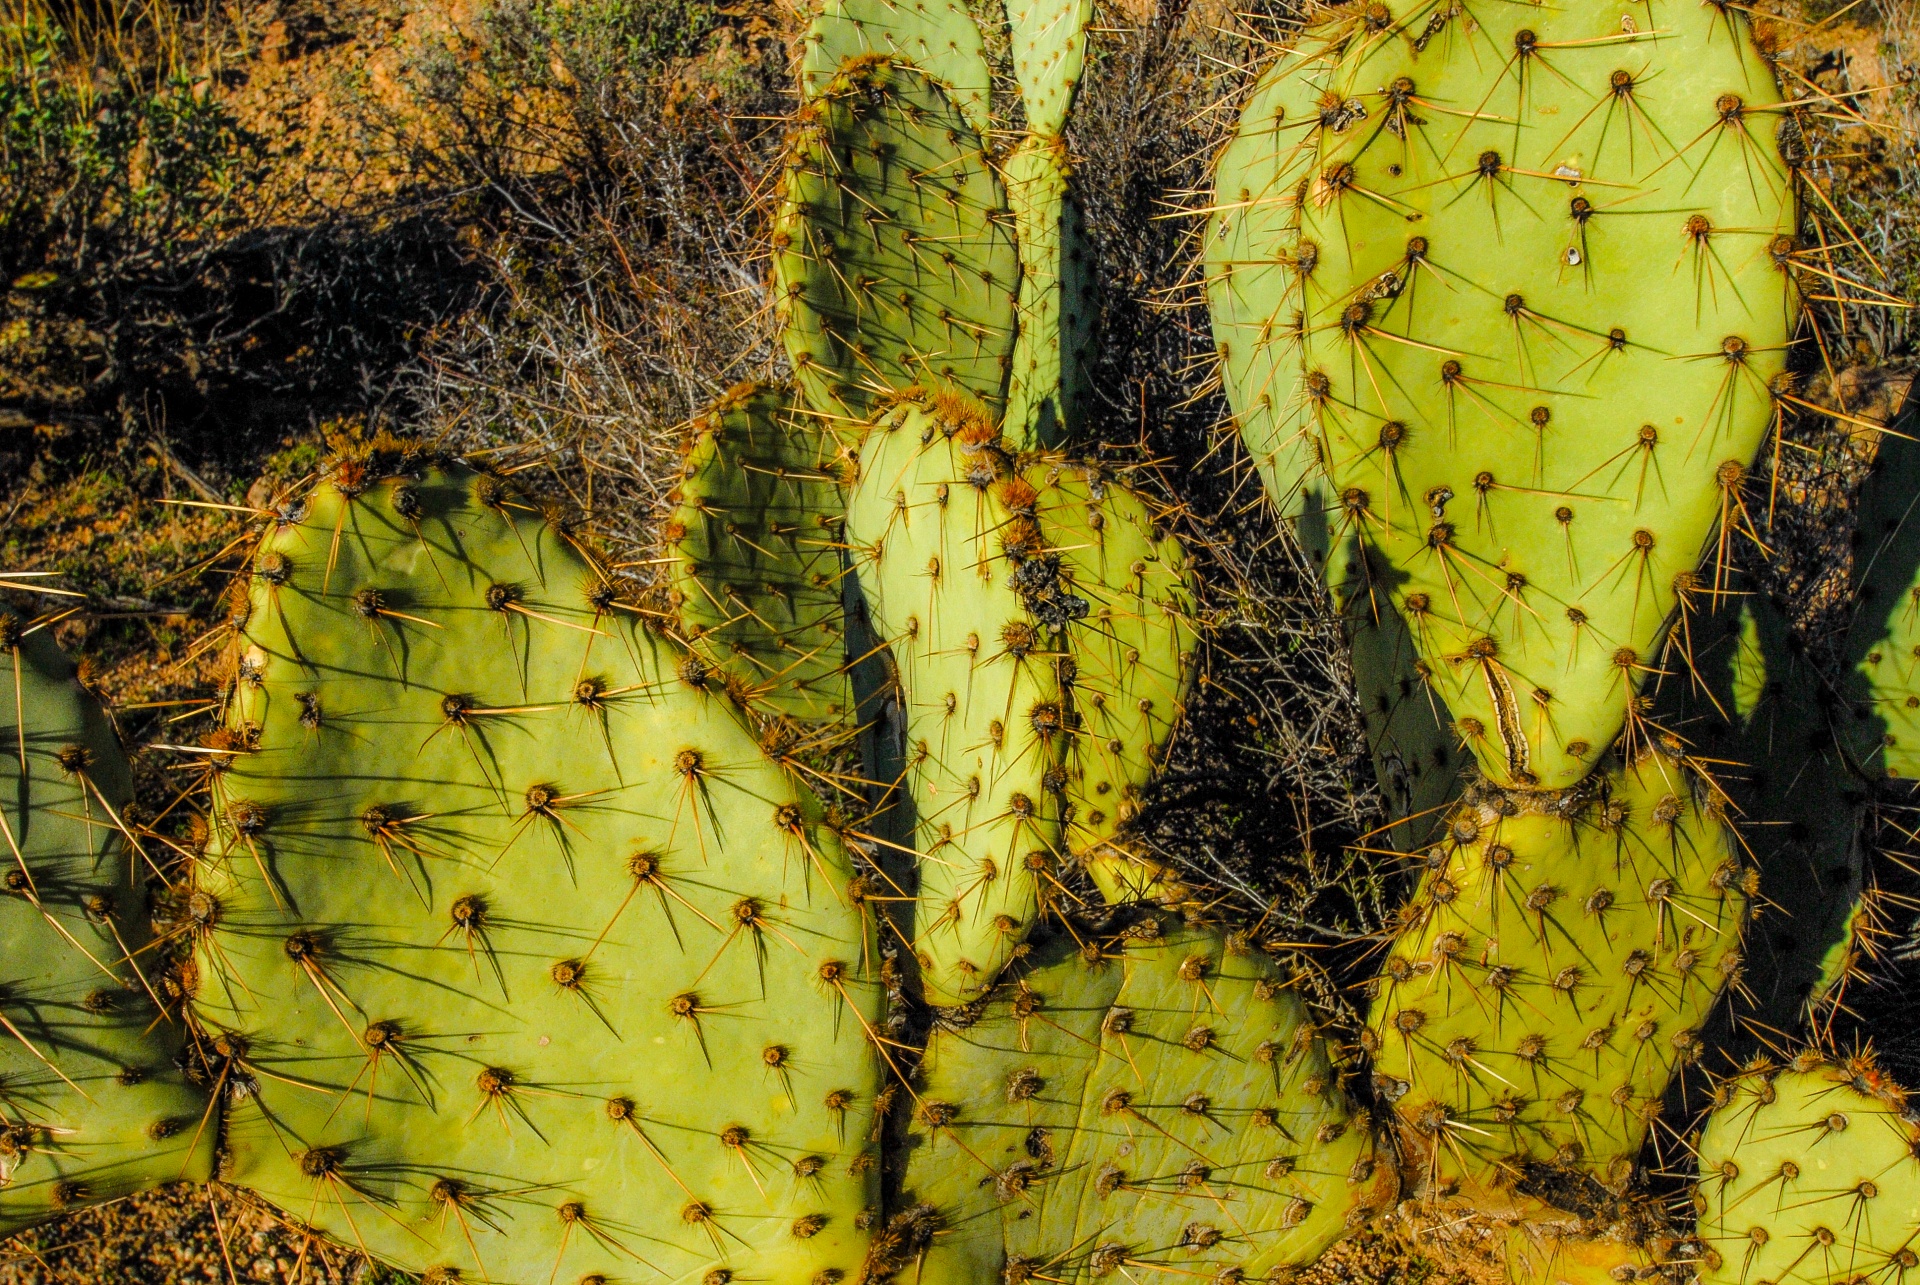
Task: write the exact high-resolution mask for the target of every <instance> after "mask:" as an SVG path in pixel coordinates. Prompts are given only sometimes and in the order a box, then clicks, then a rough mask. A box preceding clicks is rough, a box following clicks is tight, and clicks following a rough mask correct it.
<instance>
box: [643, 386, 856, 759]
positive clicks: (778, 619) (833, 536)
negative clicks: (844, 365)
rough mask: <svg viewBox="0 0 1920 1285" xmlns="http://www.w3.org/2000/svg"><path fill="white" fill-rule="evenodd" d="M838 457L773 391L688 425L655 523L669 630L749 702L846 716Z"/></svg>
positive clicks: (737, 394) (821, 716)
mask: <svg viewBox="0 0 1920 1285" xmlns="http://www.w3.org/2000/svg"><path fill="white" fill-rule="evenodd" d="M848 454H849V452H848V450H847V448H845V447H843V446H842V445H841V440H840V438H839V437H838V436H837V435H835V434H833V433H830V432H826V431H823V430H822V429H821V428H820V427H819V426H818V424H817V422H815V421H813V420H812V419H811V418H810V417H808V416H805V415H803V414H800V413H797V411H796V409H795V408H794V407H793V405H792V403H791V401H790V399H789V398H788V396H787V395H786V392H785V390H783V389H779V388H773V387H760V386H756V385H751V384H744V385H741V386H740V387H738V388H735V389H733V390H732V391H731V392H729V393H728V394H727V396H726V398H725V399H723V400H722V401H721V402H720V403H719V404H717V405H716V406H714V407H713V408H712V409H711V410H709V411H708V412H707V413H706V415H704V416H703V417H702V418H701V420H700V422H699V423H698V424H697V425H696V436H695V439H694V444H693V449H692V451H691V452H690V453H689V454H688V456H687V462H686V465H685V467H684V469H683V471H682V474H681V481H680V487H679V494H680V508H679V510H678V511H677V512H676V513H675V514H674V515H673V517H672V518H671V519H669V521H668V523H667V528H666V536H667V541H668V544H669V545H670V547H671V551H672V553H673V554H674V555H675V556H676V559H677V560H676V561H675V563H674V565H673V572H674V590H675V593H676V601H677V603H678V608H679V615H680V623H681V627H682V629H683V631H684V632H685V634H686V635H687V637H688V638H689V639H690V640H691V641H692V645H693V646H694V648H695V650H697V651H698V652H699V653H700V654H701V655H703V656H705V657H708V658H710V659H712V660H714V661H715V662H716V663H717V664H719V665H721V666H723V667H725V669H726V670H727V672H728V673H729V674H731V675H732V676H733V677H734V678H735V679H736V680H737V682H738V684H739V685H740V687H741V689H742V691H743V692H744V693H745V694H746V695H748V696H749V697H750V698H751V699H752V700H753V701H754V702H755V703H758V704H764V705H766V706H768V707H770V708H772V709H775V710H778V711H779V712H781V713H784V714H788V715H790V716H792V717H795V718H800V719H806V720H828V721H831V720H837V719H840V718H844V717H845V716H846V715H847V714H848V712H849V711H850V710H851V708H852V702H853V697H852V690H851V688H850V686H849V683H848V678H847V659H848V657H847V654H846V652H847V642H846V630H845V627H844V624H843V621H844V615H845V613H844V604H843V602H842V600H841V579H842V577H841V551H842V548H843V546H844V541H843V539H842V537H841V532H840V525H841V523H842V521H843V520H844V518H845V504H846V502H845V499H844V497H843V494H842V483H843V482H845V481H846V480H848V479H849V478H850V476H851V465H850V461H849V459H848Z"/></svg>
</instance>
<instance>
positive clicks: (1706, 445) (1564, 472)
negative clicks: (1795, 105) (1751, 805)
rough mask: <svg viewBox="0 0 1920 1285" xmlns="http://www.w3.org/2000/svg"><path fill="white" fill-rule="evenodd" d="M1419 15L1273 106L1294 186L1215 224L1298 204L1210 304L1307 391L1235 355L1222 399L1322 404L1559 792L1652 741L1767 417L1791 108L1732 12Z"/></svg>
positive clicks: (1275, 370) (1527, 778)
mask: <svg viewBox="0 0 1920 1285" xmlns="http://www.w3.org/2000/svg"><path fill="white" fill-rule="evenodd" d="M1406 21H1407V22H1408V24H1410V25H1409V26H1407V27H1406V28H1405V29H1402V28H1401V27H1400V26H1399V25H1398V24H1397V23H1396V22H1395V21H1394V19H1393V18H1392V16H1391V15H1390V14H1388V13H1387V11H1386V10H1385V9H1382V8H1379V7H1377V6H1376V7H1373V8H1369V9H1368V10H1367V11H1366V12H1365V13H1360V12H1351V13H1350V12H1347V11H1345V10H1338V11H1334V12H1333V16H1332V17H1330V18H1329V19H1328V20H1327V21H1326V22H1324V23H1322V24H1320V25H1318V26H1316V27H1314V28H1313V29H1311V30H1310V31H1309V32H1308V34H1307V37H1306V40H1307V41H1308V47H1309V48H1310V49H1313V50H1315V51H1317V52H1315V53H1313V54H1310V55H1309V56H1307V57H1305V58H1302V59H1300V60H1299V61H1297V62H1296V63H1294V64H1292V65H1291V66H1290V68H1289V70H1288V71H1287V72H1285V73H1282V74H1283V75H1290V76H1297V77H1299V78H1301V79H1302V80H1304V81H1305V82H1306V83H1305V84H1303V85H1301V86H1300V87H1298V88H1297V89H1296V90H1295V91H1294V92H1293V93H1291V94H1287V93H1283V92H1280V91H1277V90H1276V91H1275V92H1274V93H1272V94H1270V95H1265V96H1262V95H1256V96H1255V99H1254V110H1253V111H1251V112H1250V113H1249V115H1248V117H1247V118H1246V119H1245V120H1244V121H1243V134H1245V135H1246V136H1247V138H1248V142H1247V144H1246V148H1247V149H1252V148H1256V147H1258V148H1264V149H1266V152H1265V155H1266V157H1267V159H1266V160H1265V161H1264V162H1263V163H1262V164H1261V165H1259V166H1256V165H1254V164H1253V163H1252V161H1251V160H1248V161H1247V162H1246V163H1245V164H1242V165H1240V166H1238V167H1237V168H1236V169H1235V170H1234V171H1233V173H1234V174H1235V175H1236V176H1240V181H1239V182H1237V183H1236V182H1234V181H1233V179H1232V178H1229V179H1227V181H1226V183H1225V185H1223V187H1222V188H1221V189H1220V190H1219V191H1217V193H1216V202H1215V203H1216V205H1217V206H1219V207H1220V208H1221V210H1222V211H1223V212H1224V211H1225V210H1226V209H1227V208H1228V207H1234V206H1239V207H1241V208H1242V211H1243V212H1246V210H1247V209H1248V208H1249V207H1248V205H1247V201H1245V200H1243V199H1242V197H1241V192H1242V190H1243V189H1244V190H1247V191H1249V192H1251V193H1252V194H1253V195H1252V197H1251V198H1249V199H1250V200H1253V201H1262V200H1271V201H1272V202H1273V208H1272V209H1271V210H1267V211H1263V213H1262V218H1261V219H1260V220H1258V223H1259V226H1258V227H1253V228H1249V229H1248V230H1247V231H1245V232H1244V233H1235V234H1233V235H1234V236H1240V237H1242V239H1243V244H1241V246H1240V247H1239V248H1238V249H1237V250H1235V251H1233V252H1232V255H1231V257H1232V258H1233V259H1234V260H1235V261H1236V262H1238V263H1240V264H1247V265H1251V267H1250V268H1249V270H1247V271H1245V272H1242V271H1241V270H1239V269H1238V268H1236V270H1234V271H1233V272H1231V273H1227V272H1224V271H1221V270H1220V269H1219V268H1217V267H1216V268H1215V269H1214V271H1213V273H1212V275H1213V277H1214V282H1213V296H1214V298H1215V299H1216V301H1217V300H1219V299H1220V298H1221V297H1222V296H1225V295H1231V294H1234V293H1238V294H1239V295H1240V296H1241V297H1240V299H1239V301H1238V302H1237V304H1234V305H1233V306H1232V307H1230V308H1229V309H1227V312H1228V314H1229V328H1228V330H1227V331H1226V332H1225V337H1226V338H1227V340H1228V342H1229V344H1240V345H1245V344H1249V343H1251V344H1255V345H1258V344H1260V343H1261V342H1262V341H1263V340H1269V339H1270V340H1271V341H1272V345H1274V346H1278V347H1280V348H1282V349H1284V350H1285V352H1287V353H1291V354H1292V355H1293V358H1297V361H1298V368H1299V370H1300V372H1301V373H1300V374H1299V376H1298V377H1297V382H1296V383H1295V386H1294V388H1293V390H1292V391H1291V393H1289V391H1288V390H1287V389H1286V388H1284V387H1281V386H1280V385H1282V384H1283V383H1284V382H1285V379H1284V375H1285V371H1286V370H1287V368H1288V366H1289V364H1290V361H1291V360H1292V358H1289V357H1286V356H1284V355H1276V356H1274V357H1271V358H1266V359H1263V363H1264V364H1262V363H1255V364H1254V365H1251V366H1248V367H1247V368H1246V369H1245V370H1241V369H1240V362H1241V360H1242V359H1241V358H1240V357H1238V356H1236V355H1234V354H1233V353H1232V352H1230V353H1229V361H1228V369H1227V376H1228V379H1229V382H1230V384H1233V383H1237V382H1241V381H1248V382H1249V386H1248V387H1245V388H1242V389H1241V390H1240V391H1239V392H1238V393H1237V394H1236V395H1235V404H1236V408H1237V409H1239V410H1240V411H1241V413H1242V415H1243V416H1244V415H1246V413H1247V410H1248V408H1249V407H1250V406H1253V405H1256V404H1257V403H1258V402H1259V399H1260V398H1262V397H1270V398H1271V399H1272V404H1273V408H1274V411H1275V413H1276V414H1279V413H1281V412H1283V411H1285V410H1288V409H1291V408H1297V407H1302V406H1304V407H1305V408H1306V410H1307V412H1308V417H1309V435H1310V437H1311V438H1313V439H1314V440H1315V441H1316V443H1317V446H1318V450H1319V453H1320V458H1321V459H1322V460H1323V462H1324V465H1325V467H1326V469H1327V471H1328V473H1329V475H1330V476H1331V479H1332V482H1333V486H1334V489H1335V490H1336V491H1337V492H1338V493H1339V494H1341V496H1342V503H1343V505H1344V506H1345V507H1347V508H1348V509H1349V511H1351V512H1353V513H1355V514H1357V515H1358V519H1357V520H1358V521H1359V522H1360V524H1361V527H1362V530H1363V534H1364V538H1365V539H1366V540H1367V541H1368V542H1369V543H1370V544H1372V545H1374V546H1375V547H1377V548H1379V549H1380V550H1382V551H1383V552H1384V553H1385V554H1386V555H1387V557H1388V558H1389V559H1390V560H1391V562H1392V564H1393V566H1394V568H1395V569H1396V570H1397V571H1398V573H1399V575H1397V576H1396V578H1395V579H1396V583H1395V584H1393V585H1392V586H1390V592H1391V593H1392V595H1393V598H1394V601H1395V603H1396V605H1397V606H1399V607H1400V608H1401V610H1402V612H1403V614H1404V615H1405V616H1406V618H1407V619H1408V622H1409V625H1410V627H1411V629H1412V632H1413V635H1414V639H1415V642H1416V643H1417V644H1418V646H1419V648H1420V651H1421V655H1422V658H1423V659H1424V660H1425V661H1426V662H1427V665H1428V667H1429V670H1430V671H1431V675H1432V681H1433V682H1434V683H1435V684H1436V686H1437V688H1438V690H1439V692H1440V694H1441V696H1442V697H1443V699H1444V700H1445V702H1446V705H1447V707H1448V708H1449V709H1450V710H1451V711H1452V713H1453V716H1454V720H1455V727H1456V728H1457V729H1458V730H1459V731H1460V733H1461V735H1462V736H1463V737H1464V739H1465V740H1466V741H1467V743H1468V744H1469V746H1470V747H1471V748H1472V749H1473V751H1474V753H1475V754H1476V756H1477V757H1478V759H1479V761H1480V765H1481V767H1482V769H1483V770H1484V771H1485V772H1486V773H1487V775H1488V776H1489V777H1490V778H1491V779H1493V780H1494V781H1495V782H1497V783H1500V784H1503V785H1513V786H1526V787H1541V788H1561V787H1565V786H1569V785H1572V784H1573V783H1575V782H1577V781H1578V780H1580V779H1581V778H1583V777H1584V776H1586V775H1587V774H1588V773H1589V772H1590V771H1591V770H1592V769H1593V767H1594V765H1595V764H1596V763H1597V762H1599V756H1600V755H1601V754H1602V752H1603V751H1605V749H1606V748H1607V746H1608V745H1609V744H1610V743H1611V742H1612V741H1613V739H1614V738H1615V736H1616V735H1617V734H1618V733H1619V732H1620V730H1621V728H1622V727H1623V726H1624V724H1625V720H1626V718H1627V715H1628V711H1629V709H1630V702H1631V700H1632V698H1633V696H1634V693H1635V689H1636V688H1637V686H1638V685H1639V684H1640V683H1641V682H1643V681H1644V678H1645V675H1646V674H1647V673H1648V672H1649V671H1650V669H1651V667H1652V658H1653V657H1654V656H1656V655H1657V654H1658V649H1659V643H1660V640H1661V636H1662V634H1663V631H1664V630H1665V628H1666V626H1667V623H1668V621H1669V619H1670V617H1671V615H1672V612H1673V608H1674V606H1675V602H1676V599H1677V592H1678V591H1677V590H1676V588H1675V580H1676V578H1677V577H1679V576H1681V575H1682V574H1684V573H1688V572H1691V571H1692V570H1693V569H1694V567H1695V566H1696V565H1697V563H1698V562H1699V560H1700V557H1701V554H1702V550H1703V549H1706V548H1709V547H1714V548H1717V547H1718V546H1719V544H1720V540H1719V536H1720V534H1721V525H1722V523H1723V522H1724V521H1726V520H1728V515H1729V512H1730V510H1732V509H1733V508H1734V507H1735V506H1732V505H1731V504H1730V503H1729V500H1728V494H1729V491H1730V490H1731V489H1732V488H1735V487H1737V486H1738V485H1739V482H1740V480H1741V478H1742V477H1743V475H1744V472H1745V469H1746V467H1747V465H1748V464H1749V463H1750V462H1751V460H1752V459H1753V457H1754V455H1755V452H1756V450H1757V449H1758V446H1759V444H1760V442H1761V441H1762V439H1763V437H1764V436H1765V433H1766V432H1767V430H1768V428H1769V426H1770V425H1771V422H1772V411H1773V403H1772V397H1771V390H1770V387H1769V385H1770V381H1771V380H1772V378H1773V377H1774V376H1775V375H1776V374H1777V373H1778V372H1779V371H1780V370H1782V369H1783V366H1784V359H1785V348H1786V344H1787V340H1788V338H1789V333H1788V326H1789V323H1790V319H1791V318H1790V313H1791V308H1790V306H1789V303H1790V294H1791V288H1790V283H1789V280H1788V277H1787V275H1786V272H1785V270H1784V268H1785V265H1786V264H1787V263H1788V261H1789V258H1788V256H1790V255H1791V253H1792V250H1793V241H1792V236H1793V233H1794V226H1795V224H1794V203H1793V199H1792V195H1791V184H1790V182H1789V178H1788V174H1787V170H1786V167H1785V164H1784V162H1783V161H1782V159H1781V157H1780V154H1779V151H1778V149H1777V148H1776V146H1775V136H1776V133H1777V132H1778V130H1779V128H1780V124H1781V119H1782V118H1781V114H1780V111H1779V110H1778V109H1779V102H1780V96H1779V93H1778V90H1777V88H1776V86H1775V82H1774V79H1773V74H1772V71H1771V70H1770V68H1769V66H1768V64H1767V63H1766V62H1765V61H1764V60H1763V59H1762V58H1761V56H1760V55H1759V53H1758V52H1757V51H1756V50H1755V48H1754V46H1753V42H1752V40H1751V35H1750V32H1749V30H1748V26H1747V19H1746V18H1745V16H1744V15H1741V14H1729V13H1728V12H1727V11H1725V10H1723V9H1721V8H1719V7H1716V6H1713V5H1706V6H1696V5H1685V4H1680V3H1666V2H1663V3H1660V4H1656V5H1655V6H1654V10H1653V12H1652V13H1651V14H1630V15H1626V21H1625V22H1623V21H1622V15H1621V14H1620V12H1618V11H1617V10H1612V9H1609V10H1606V11H1601V10H1599V9H1593V8H1590V7H1576V8H1574V9H1568V10H1564V11H1560V10H1542V9H1538V8H1535V7H1531V6H1509V7H1507V8H1504V9H1502V10H1500V11H1499V12H1497V13H1489V14H1476V15H1474V16H1472V17H1469V16H1468V15H1467V14H1466V13H1465V12H1464V11H1460V12H1458V13H1434V14H1428V15H1425V16H1424V17H1421V18H1418V19H1416V18H1414V17H1409V18H1408V19H1407V20H1406ZM1309 94H1311V95H1312V96H1313V99H1314V103H1315V107H1314V108H1313V109H1311V110H1298V109H1296V108H1294V107H1293V106H1291V105H1290V104H1297V103H1300V102H1301V101H1303V99H1304V98H1305V97H1306V96H1307V95H1309ZM1280 107H1285V108H1287V113H1286V115H1285V116H1283V117H1280V118H1278V119H1276V118H1275V115H1274V111H1275V109H1276V108H1280ZM1243 150H1246V149H1243ZM1256 175H1262V176H1264V178H1262V177H1257V176H1256ZM1289 202H1291V204H1290V206H1289ZM1253 208H1258V207H1257V206H1256V207H1253ZM1295 217H1297V219H1298V232H1297V234H1295V233H1294V232H1293V231H1292V230H1291V228H1290V227H1289V226H1286V225H1287V224H1288V223H1289V221H1290V220H1291V219H1292V218H1295ZM1218 306H1219V305H1218V303H1216V307H1218ZM1249 360H1250V359H1249ZM1276 445H1277V444H1276ZM1257 453H1258V452H1256V454H1257ZM1349 497H1350V498H1349Z"/></svg>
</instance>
